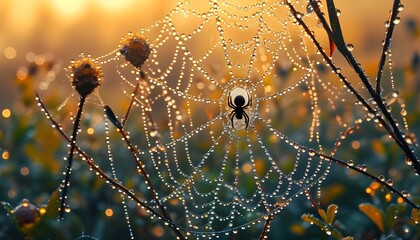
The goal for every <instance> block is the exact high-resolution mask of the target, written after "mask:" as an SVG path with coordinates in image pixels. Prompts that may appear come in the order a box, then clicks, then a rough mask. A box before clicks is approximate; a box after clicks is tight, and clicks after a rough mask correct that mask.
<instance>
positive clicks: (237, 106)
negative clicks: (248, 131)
mask: <svg viewBox="0 0 420 240" xmlns="http://www.w3.org/2000/svg"><path fill="white" fill-rule="evenodd" d="M230 94H231V93H230V92H229V97H228V105H229V107H230V108H232V109H233V110H232V112H231V113H230V115H229V118H230V121H231V122H232V128H234V125H233V118H234V117H236V119H242V117H244V118H245V124H246V127H245V128H248V124H249V116H248V114H247V113H246V112H245V109H247V107H249V106H252V98H251V96H250V95H249V93H247V95H248V102H246V100H245V98H244V96H242V95H237V96H236V97H235V99H234V100H233V103H232V98H231V96H230Z"/></svg>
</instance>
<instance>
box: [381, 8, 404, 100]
mask: <svg viewBox="0 0 420 240" xmlns="http://www.w3.org/2000/svg"><path fill="white" fill-rule="evenodd" d="M400 4H401V1H400V0H395V1H394V4H393V6H392V14H391V18H390V20H389V27H388V31H387V32H386V37H385V40H384V46H383V48H382V54H381V60H380V61H379V67H378V73H377V75H376V94H378V95H380V94H381V80H382V73H383V69H384V65H385V60H386V54H387V52H388V50H389V47H390V46H391V39H392V34H393V33H394V29H395V23H394V21H395V19H396V18H397V15H398V8H399V7H400Z"/></svg>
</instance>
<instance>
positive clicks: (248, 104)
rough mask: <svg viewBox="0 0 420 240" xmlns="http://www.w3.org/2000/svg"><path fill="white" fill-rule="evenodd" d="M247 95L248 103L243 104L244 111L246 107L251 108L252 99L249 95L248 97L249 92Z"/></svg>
mask: <svg viewBox="0 0 420 240" xmlns="http://www.w3.org/2000/svg"><path fill="white" fill-rule="evenodd" d="M247 94H248V102H247V103H246V104H245V106H243V108H244V109H245V108H246V107H249V106H252V97H251V95H249V92H247Z"/></svg>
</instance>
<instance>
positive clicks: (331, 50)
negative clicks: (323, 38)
mask: <svg viewBox="0 0 420 240" xmlns="http://www.w3.org/2000/svg"><path fill="white" fill-rule="evenodd" d="M328 40H329V41H330V57H331V56H332V55H333V53H334V50H335V42H334V39H333V38H332V36H331V35H329V34H328Z"/></svg>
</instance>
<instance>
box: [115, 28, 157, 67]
mask: <svg viewBox="0 0 420 240" xmlns="http://www.w3.org/2000/svg"><path fill="white" fill-rule="evenodd" d="M120 47H121V48H120V53H121V55H123V56H124V58H125V60H127V61H128V62H130V63H131V64H132V65H133V66H134V67H141V66H142V65H143V63H144V62H145V61H146V60H147V59H148V58H149V54H150V46H149V44H148V43H147V40H146V38H144V37H143V36H142V35H140V34H139V33H136V34H133V33H129V34H128V38H124V39H123V40H122V41H121V43H120Z"/></svg>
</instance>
